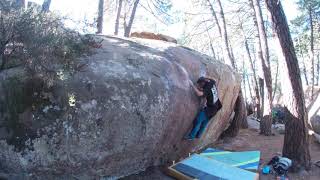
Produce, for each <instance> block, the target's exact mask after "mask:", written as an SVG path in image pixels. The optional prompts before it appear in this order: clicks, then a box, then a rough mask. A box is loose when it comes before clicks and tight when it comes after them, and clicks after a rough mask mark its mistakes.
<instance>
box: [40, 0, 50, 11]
mask: <svg viewBox="0 0 320 180" xmlns="http://www.w3.org/2000/svg"><path fill="white" fill-rule="evenodd" d="M50 5H51V0H45V1H44V2H43V3H42V10H41V11H42V12H49V10H50Z"/></svg>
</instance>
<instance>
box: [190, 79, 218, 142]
mask: <svg viewBox="0 0 320 180" xmlns="http://www.w3.org/2000/svg"><path fill="white" fill-rule="evenodd" d="M190 86H191V87H192V88H193V89H194V91H195V93H196V94H197V96H199V97H202V100H203V102H204V103H203V105H202V107H200V111H199V113H198V115H197V117H196V119H195V120H194V123H193V128H192V130H191V132H190V133H189V134H188V135H187V136H186V137H185V139H187V140H193V139H194V138H200V137H201V135H202V133H203V132H204V130H205V129H206V126H207V124H208V122H209V120H210V119H211V118H212V117H213V116H214V115H215V114H216V113H217V112H218V111H219V110H220V109H221V108H222V104H221V102H220V100H219V96H218V91H217V87H216V82H215V80H213V79H210V78H205V77H200V78H199V79H198V81H197V84H196V85H194V84H193V82H192V81H190Z"/></svg>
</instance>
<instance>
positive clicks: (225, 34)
mask: <svg viewBox="0 0 320 180" xmlns="http://www.w3.org/2000/svg"><path fill="white" fill-rule="evenodd" d="M217 2H218V5H219V6H218V7H219V11H220V18H221V21H222V26H221V31H222V33H223V42H224V48H225V51H226V53H227V59H228V64H229V65H231V66H232V67H233V68H234V69H235V70H236V69H237V67H236V63H235V61H234V59H233V57H232V53H231V50H230V46H229V39H228V31H227V24H226V20H225V17H224V12H223V8H222V4H221V0H217Z"/></svg>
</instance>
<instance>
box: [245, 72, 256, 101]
mask: <svg viewBox="0 0 320 180" xmlns="http://www.w3.org/2000/svg"><path fill="white" fill-rule="evenodd" d="M245 78H246V79H247V83H248V88H249V94H250V98H251V100H253V99H254V98H253V94H252V91H251V84H250V79H249V76H248V74H246V77H245Z"/></svg>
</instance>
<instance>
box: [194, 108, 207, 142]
mask: <svg viewBox="0 0 320 180" xmlns="http://www.w3.org/2000/svg"><path fill="white" fill-rule="evenodd" d="M208 122H209V118H208V117H207V115H206V113H205V112H204V110H201V111H200V112H199V114H198V116H197V119H196V121H195V122H194V124H193V128H192V131H191V132H190V134H189V138H191V139H194V138H195V137H197V138H200V137H201V135H202V133H203V132H204V130H205V129H206V127H207V124H208Z"/></svg>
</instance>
